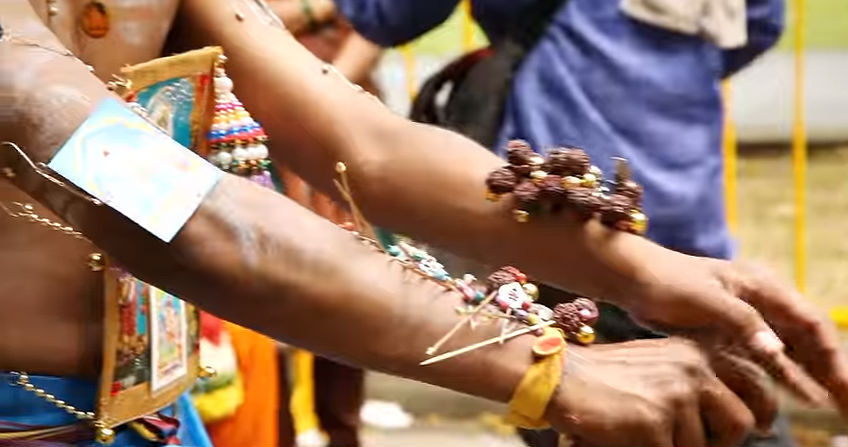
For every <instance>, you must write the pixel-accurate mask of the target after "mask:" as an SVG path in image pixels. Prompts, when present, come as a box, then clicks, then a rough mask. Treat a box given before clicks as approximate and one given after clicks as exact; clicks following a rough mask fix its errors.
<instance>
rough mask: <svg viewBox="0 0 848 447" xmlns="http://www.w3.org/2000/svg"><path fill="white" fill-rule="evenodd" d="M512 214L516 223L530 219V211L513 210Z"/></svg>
mask: <svg viewBox="0 0 848 447" xmlns="http://www.w3.org/2000/svg"><path fill="white" fill-rule="evenodd" d="M512 216H513V217H515V220H516V221H517V222H518V223H527V221H529V220H530V213H528V212H527V211H524V210H513V211H512Z"/></svg>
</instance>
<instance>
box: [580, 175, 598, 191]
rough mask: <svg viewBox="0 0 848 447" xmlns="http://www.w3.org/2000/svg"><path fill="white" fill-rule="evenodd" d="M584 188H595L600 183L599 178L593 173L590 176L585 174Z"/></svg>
mask: <svg viewBox="0 0 848 447" xmlns="http://www.w3.org/2000/svg"><path fill="white" fill-rule="evenodd" d="M582 183H583V186H585V187H587V188H594V187H595V184H597V183H598V177H597V176H596V175H595V174H592V173H591V172H590V173H588V174H583V182H582Z"/></svg>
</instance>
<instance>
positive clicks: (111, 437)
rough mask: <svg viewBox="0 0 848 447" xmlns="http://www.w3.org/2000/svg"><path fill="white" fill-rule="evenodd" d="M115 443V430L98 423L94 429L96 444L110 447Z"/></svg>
mask: <svg viewBox="0 0 848 447" xmlns="http://www.w3.org/2000/svg"><path fill="white" fill-rule="evenodd" d="M114 441H115V430H112V429H111V428H109V427H107V426H105V425H103V424H102V423H98V424H97V425H96V426H95V427H94V442H96V443H98V444H102V445H109V444H112V442H114Z"/></svg>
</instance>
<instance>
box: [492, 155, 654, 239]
mask: <svg viewBox="0 0 848 447" xmlns="http://www.w3.org/2000/svg"><path fill="white" fill-rule="evenodd" d="M506 149H507V150H506V152H507V162H508V163H509V164H508V165H506V166H503V167H500V168H498V169H495V170H494V171H492V172H491V173H490V174H489V176H488V177H487V178H486V189H487V193H486V196H487V197H488V198H489V199H490V200H499V199H500V198H502V197H503V196H505V195H508V194H511V195H512V199H513V202H514V204H515V207H514V209H513V210H512V214H513V218H515V220H516V221H518V222H521V223H524V222H528V221H529V220H530V218H531V216H533V215H534V214H538V213H543V212H547V213H550V214H557V213H559V212H561V211H563V210H566V211H570V212H572V213H574V214H575V215H577V216H578V217H580V218H581V219H583V220H589V219H592V218H595V217H600V221H601V223H603V224H604V225H606V226H608V227H610V228H614V229H617V230H621V231H627V232H631V233H635V234H644V233H645V231H646V230H647V227H648V218H647V217H646V216H645V214H644V213H643V212H642V208H641V207H642V194H643V191H642V187H641V186H640V185H639V184H638V183H636V182H635V181H633V179H632V178H631V174H630V169H629V167H628V165H627V162H626V161H625V160H624V159H621V158H617V159H616V162H617V169H616V173H615V176H614V177H615V178H614V180H612V181H607V180H605V179H604V174H603V172H602V171H601V170H600V169H599V168H598V167H596V166H593V165H592V164H591V160H590V159H589V156H588V155H587V154H586V152H585V151H584V150H583V149H580V148H577V147H561V148H555V149H553V150H551V151H550V152H549V153H548V156H547V159H546V158H545V157H542V156H541V155H539V154H536V153H535V152H534V151H533V149H532V148H531V147H530V145H529V144H528V143H527V142H526V141H523V140H513V141H510V142H509V143H507V148H506Z"/></svg>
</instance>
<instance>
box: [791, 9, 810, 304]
mask: <svg viewBox="0 0 848 447" xmlns="http://www.w3.org/2000/svg"><path fill="white" fill-rule="evenodd" d="M794 6H795V97H794V122H793V129H792V172H793V178H794V190H795V284H796V286H797V287H798V289H799V290H800V291H801V292H802V293H803V292H806V288H807V197H806V187H807V132H806V127H805V113H804V112H805V103H804V35H805V29H804V28H805V26H806V11H805V0H795V5H794Z"/></svg>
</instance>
